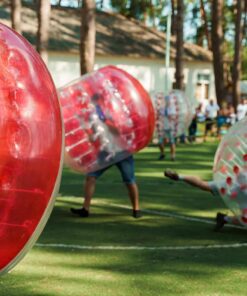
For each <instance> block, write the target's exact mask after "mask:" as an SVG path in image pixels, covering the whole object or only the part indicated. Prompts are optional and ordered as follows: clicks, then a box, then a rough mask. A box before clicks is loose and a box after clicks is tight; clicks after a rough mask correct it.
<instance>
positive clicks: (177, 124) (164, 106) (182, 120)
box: [154, 89, 196, 138]
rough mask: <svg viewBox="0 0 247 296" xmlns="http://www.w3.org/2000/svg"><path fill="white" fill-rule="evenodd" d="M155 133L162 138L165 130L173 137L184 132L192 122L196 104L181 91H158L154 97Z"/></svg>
mask: <svg viewBox="0 0 247 296" xmlns="http://www.w3.org/2000/svg"><path fill="white" fill-rule="evenodd" d="M154 105H155V114H156V121H155V127H156V134H157V136H158V138H164V136H165V132H166V131H169V133H170V134H171V135H172V136H173V137H174V138H176V137H178V136H180V135H182V134H184V133H185V132H186V131H187V129H188V127H189V125H190V124H191V122H192V119H193V116H194V114H195V107H196V104H195V102H194V101H193V100H191V99H189V98H188V97H187V96H186V95H185V94H184V92H183V91H181V90H176V89H174V90H172V91H170V93H169V94H168V95H164V94H163V93H162V92H159V93H157V94H156V95H155V98H154Z"/></svg>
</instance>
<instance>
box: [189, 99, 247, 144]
mask: <svg viewBox="0 0 247 296" xmlns="http://www.w3.org/2000/svg"><path fill="white" fill-rule="evenodd" d="M246 115H247V100H246V99H244V98H243V99H241V102H240V103H239V104H238V106H237V109H236V112H235V109H234V106H233V104H232V103H227V104H223V106H222V107H221V108H220V107H219V105H218V104H217V103H216V102H214V100H209V103H208V104H207V105H206V106H205V107H204V108H203V105H202V104H199V106H198V107H197V109H196V112H195V115H194V118H193V120H192V123H191V125H190V127H189V132H188V134H189V136H188V139H189V141H190V142H193V141H195V139H196V134H197V123H198V122H205V129H204V135H203V139H204V142H206V140H207V136H208V134H209V133H211V134H213V133H214V134H215V135H217V137H218V138H219V139H220V138H221V136H222V135H223V134H224V133H225V132H226V131H227V129H228V128H229V127H231V126H232V125H233V124H234V123H235V122H236V121H240V120H241V119H243V118H244V117H245V116H246Z"/></svg>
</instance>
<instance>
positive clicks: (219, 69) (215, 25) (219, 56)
mask: <svg viewBox="0 0 247 296" xmlns="http://www.w3.org/2000/svg"><path fill="white" fill-rule="evenodd" d="M222 12H223V0H212V50H213V65H214V77H215V90H216V97H217V102H218V104H219V105H220V106H222V103H223V102H224V100H225V97H226V91H225V77H224V65H223V50H222V47H223V39H224V35H223V18H222Z"/></svg>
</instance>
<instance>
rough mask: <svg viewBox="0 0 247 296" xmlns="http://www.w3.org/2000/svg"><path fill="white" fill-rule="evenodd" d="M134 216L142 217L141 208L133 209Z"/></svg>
mask: <svg viewBox="0 0 247 296" xmlns="http://www.w3.org/2000/svg"><path fill="white" fill-rule="evenodd" d="M133 217H134V218H141V217H142V214H141V211H140V210H133Z"/></svg>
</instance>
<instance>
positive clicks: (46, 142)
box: [0, 24, 63, 273]
mask: <svg viewBox="0 0 247 296" xmlns="http://www.w3.org/2000/svg"><path fill="white" fill-rule="evenodd" d="M0 110H1V116H0V137H1V145H0V273H1V272H5V271H7V270H9V269H10V268H12V267H13V266H14V265H15V264H16V263H17V262H18V261H19V260H20V259H21V258H22V257H23V255H24V254H25V253H26V252H27V251H28V249H29V248H30V247H31V246H32V244H33V243H34V242H35V240H36V239H37V237H38V235H39V234H40V232H41V230H42V228H43V227H44V224H45V222H46V220H47V219H48V216H49V214H50V212H51V209H52V206H53V199H54V197H53V196H54V192H55V189H54V188H55V187H56V188H57V187H58V183H59V174H60V168H61V163H60V160H61V154H62V134H63V130H62V122H61V113H60V107H59V102H58V98H57V94H56V89H55V87H54V84H53V81H52V79H51V77H50V74H49V72H48V70H47V69H46V67H45V65H44V63H43V62H42V60H41V58H40V57H39V55H38V54H37V53H36V51H35V50H34V49H33V47H32V46H31V45H30V44H29V43H28V42H27V41H26V40H25V39H24V38H23V37H21V36H20V35H18V34H17V33H15V32H14V31H13V30H11V29H10V28H8V27H6V26H4V25H2V24H0Z"/></svg>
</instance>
